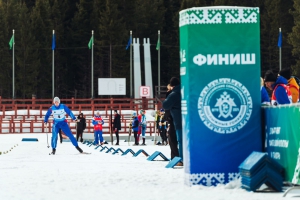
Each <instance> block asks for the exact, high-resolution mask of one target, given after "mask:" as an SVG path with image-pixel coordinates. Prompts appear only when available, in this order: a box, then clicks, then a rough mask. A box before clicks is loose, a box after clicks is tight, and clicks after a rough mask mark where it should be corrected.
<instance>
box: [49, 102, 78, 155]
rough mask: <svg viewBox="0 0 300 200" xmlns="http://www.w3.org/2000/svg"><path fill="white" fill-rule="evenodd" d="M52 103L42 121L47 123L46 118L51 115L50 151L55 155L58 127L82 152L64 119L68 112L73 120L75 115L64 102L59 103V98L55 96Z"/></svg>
mask: <svg viewBox="0 0 300 200" xmlns="http://www.w3.org/2000/svg"><path fill="white" fill-rule="evenodd" d="M53 104H54V105H52V106H51V107H50V108H49V109H48V111H47V113H46V115H45V120H44V123H45V125H47V123H48V119H49V117H50V115H53V126H52V139H51V147H52V152H51V154H53V155H55V152H56V145H57V134H58V131H59V129H61V130H62V131H63V132H64V133H65V134H66V136H68V137H69V139H70V140H71V142H72V144H73V145H74V146H75V147H76V149H77V150H78V151H79V152H80V153H82V152H83V151H82V149H81V148H80V147H79V146H78V143H77V140H76V138H75V137H74V136H73V134H72V132H71V130H70V127H69V126H68V123H67V120H66V114H68V115H69V116H70V117H71V118H72V119H73V120H74V121H76V117H75V116H74V114H73V113H72V111H71V110H70V109H69V108H68V107H67V106H66V105H64V104H61V103H60V99H59V98H58V97H55V98H54V99H53Z"/></svg>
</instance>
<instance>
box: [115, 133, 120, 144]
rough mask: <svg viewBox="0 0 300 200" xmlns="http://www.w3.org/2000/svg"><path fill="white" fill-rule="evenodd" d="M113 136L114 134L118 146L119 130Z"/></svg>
mask: <svg viewBox="0 0 300 200" xmlns="http://www.w3.org/2000/svg"><path fill="white" fill-rule="evenodd" d="M115 134H116V138H117V144H119V130H117V131H116V132H115Z"/></svg>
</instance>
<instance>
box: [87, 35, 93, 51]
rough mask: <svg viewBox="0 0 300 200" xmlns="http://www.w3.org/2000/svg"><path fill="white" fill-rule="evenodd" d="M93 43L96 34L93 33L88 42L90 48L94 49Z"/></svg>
mask: <svg viewBox="0 0 300 200" xmlns="http://www.w3.org/2000/svg"><path fill="white" fill-rule="evenodd" d="M93 44H94V36H93V35H92V37H91V39H90V41H89V44H88V47H89V49H92V47H93Z"/></svg>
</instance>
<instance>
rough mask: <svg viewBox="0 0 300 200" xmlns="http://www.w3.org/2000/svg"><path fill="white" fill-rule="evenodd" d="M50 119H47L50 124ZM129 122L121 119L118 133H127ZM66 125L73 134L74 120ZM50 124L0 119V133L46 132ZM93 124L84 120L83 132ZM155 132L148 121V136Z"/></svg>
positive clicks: (107, 125)
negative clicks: (84, 128) (84, 127)
mask: <svg viewBox="0 0 300 200" xmlns="http://www.w3.org/2000/svg"><path fill="white" fill-rule="evenodd" d="M51 123H52V121H49V124H50V125H51ZM129 123H130V119H123V120H121V127H122V129H121V130H120V131H119V133H120V134H128V133H129ZM68 125H69V126H70V129H71V131H72V133H73V134H75V133H76V125H75V122H73V121H71V120H68ZM110 127H111V123H110V120H104V125H103V130H102V131H103V134H104V135H106V134H110ZM51 131H52V129H51V126H50V128H49V130H48V129H47V127H46V126H45V124H44V120H37V121H34V120H31V121H30V120H9V121H4V120H3V121H0V133H46V132H51ZM93 132H94V126H93V125H92V120H91V119H88V120H86V130H85V133H93ZM154 132H155V122H154V121H148V122H147V129H146V133H147V134H149V135H150V136H151V135H152V134H153V133H154Z"/></svg>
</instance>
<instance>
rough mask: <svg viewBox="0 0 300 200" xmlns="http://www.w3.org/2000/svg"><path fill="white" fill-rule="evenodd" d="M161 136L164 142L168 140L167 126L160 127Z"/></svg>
mask: <svg viewBox="0 0 300 200" xmlns="http://www.w3.org/2000/svg"><path fill="white" fill-rule="evenodd" d="M160 137H161V140H162V142H167V139H168V138H167V130H166V128H165V127H161V129H160Z"/></svg>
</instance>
